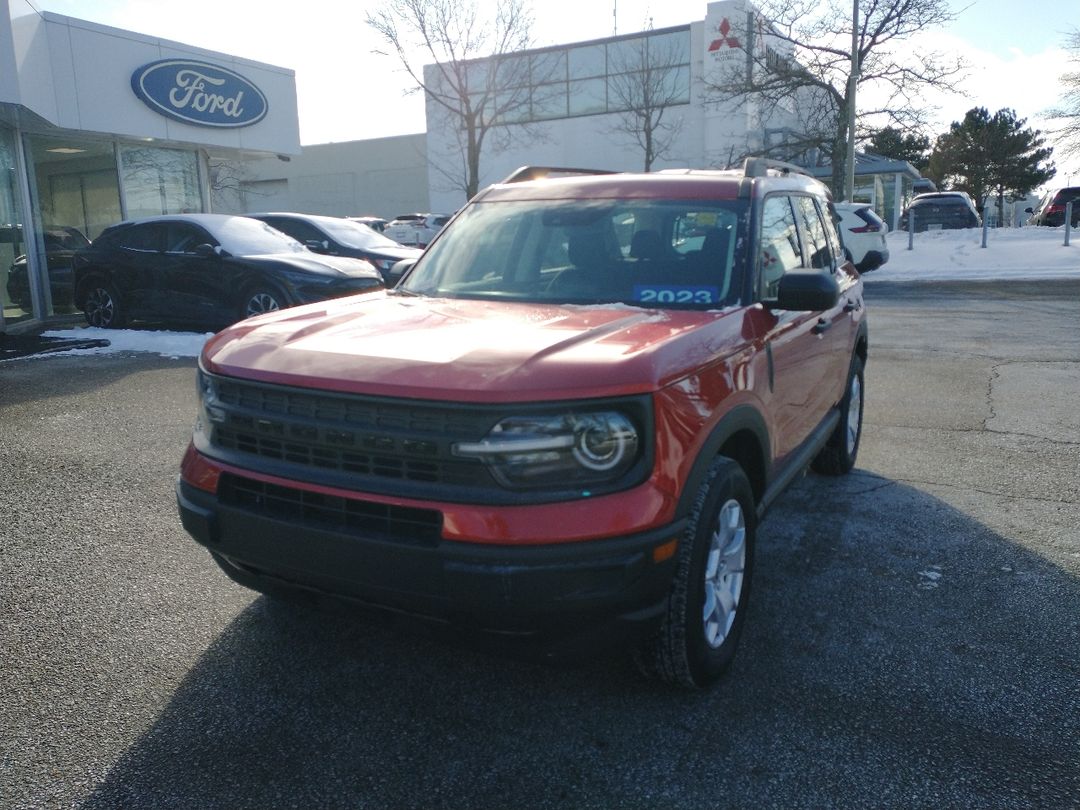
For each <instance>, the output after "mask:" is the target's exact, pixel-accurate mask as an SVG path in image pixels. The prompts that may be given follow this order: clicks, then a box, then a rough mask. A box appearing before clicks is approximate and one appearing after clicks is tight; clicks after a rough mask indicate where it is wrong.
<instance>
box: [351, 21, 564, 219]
mask: <svg viewBox="0 0 1080 810" xmlns="http://www.w3.org/2000/svg"><path fill="white" fill-rule="evenodd" d="M480 6H481V3H479V2H478V1H477V0H386V2H384V3H382V4H381V6H380V8H379V10H378V11H375V12H371V13H369V14H368V15H367V23H368V25H370V26H371V27H372V28H374V29H375V31H377V32H378V33H379V34H380V35H381V36H382V38H383V40H384V41H385V42H386V43H387V45H389V47H390V52H392V53H393V54H395V55H396V56H397V57H398V59H399V60H400V62H401V64H402V67H403V68H404V70H405V72H406V73H407V74H408V75H409V77H410V78H411V79H412V81H413V83H414V85H415V86H414V88H413V90H414V91H422V92H423V93H424V94H425V96H426V97H427V99H428V101H429V102H430V103H429V109H430V107H431V106H434V107H435V108H436V109H438V110H441V111H442V112H443V114H444V116H445V124H446V125H447V126H450V127H453V128H454V132H455V134H456V136H457V138H458V142H459V144H460V147H461V170H462V173H461V176H460V178H458V179H457V185H458V186H459V187H460V188H461V189H462V190H463V191H464V192H465V196H466V197H467V198H471V197H472V196H473V195H474V194H476V192H477V191H478V190H479V187H480V156H481V154H482V152H483V151H484V148H485V146H486V145H487V144H488V142H489V140H490V141H492V143H493V148H504V147H505V146H506V145H508V143H509V141H510V139H512V138H514V137H529V136H530V135H531V134H532V133H531V132H530V131H529V129H528V128H527V127H515V128H513V129H510V128H509V127H507V126H506V125H508V124H515V123H520V122H524V121H527V120H528V118H529V115H530V113H529V111H530V105H531V103H532V102H533V98H532V95H533V93H532V84H533V83H535V82H537V81H542V80H543V76H542V75H540V76H538V75H537V74H538V72H539V73H542V71H543V70H544V69H545V68H546V67H547V65H546V64H545V62H544V60H543V59H540V58H532V57H530V55H528V54H520V53H518V52H519V51H522V50H526V49H528V48H529V47H530V46H531V34H530V31H531V29H532V14H531V12H530V11H529V10H528V7H527V5H526V0H502V2H500V3H499V4H498V5H497V6H496V11H495V15H494V17H491V16H485V15H484V14H482V13H481V11H480V10H479V7H480ZM484 8H485V9H486V8H488V6H486V5H484ZM417 54H422V56H421V57H417V56H416V55H417ZM417 58H422V59H423V60H424V61H426V62H428V64H429V65H430V67H429V68H428V70H426V71H425V70H424V66H423V65H421V64H417V62H416V61H414V60H415V59H417ZM428 128H429V129H431V128H432V122H430V121H429V123H428ZM444 174H445V173H444Z"/></svg>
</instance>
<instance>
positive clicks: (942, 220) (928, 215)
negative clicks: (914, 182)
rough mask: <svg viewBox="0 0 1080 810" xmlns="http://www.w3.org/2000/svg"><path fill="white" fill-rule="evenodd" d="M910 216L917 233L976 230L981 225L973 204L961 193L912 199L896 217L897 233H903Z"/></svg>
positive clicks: (923, 195) (919, 195)
mask: <svg viewBox="0 0 1080 810" xmlns="http://www.w3.org/2000/svg"><path fill="white" fill-rule="evenodd" d="M912 216H914V217H915V230H916V231H917V232H922V231H942V230H944V231H948V230H955V229H957V228H978V227H979V226H981V225H982V219H981V218H980V217H979V212H978V211H977V210H976V209H975V203H974V202H972V200H971V197H969V196H968V195H967V194H965V193H964V192H962V191H937V192H934V193H933V194H918V195H916V196H915V198H914V199H913V200H912V201H911V205H909V206H908V207H907V210H906V211H904V213H903V214H901V215H900V230H902V231H906V230H907V228H908V219H909V217H912Z"/></svg>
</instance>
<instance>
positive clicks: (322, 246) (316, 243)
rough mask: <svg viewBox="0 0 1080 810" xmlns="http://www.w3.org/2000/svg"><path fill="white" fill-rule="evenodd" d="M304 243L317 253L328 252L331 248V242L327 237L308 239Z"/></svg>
mask: <svg viewBox="0 0 1080 810" xmlns="http://www.w3.org/2000/svg"><path fill="white" fill-rule="evenodd" d="M304 245H305V246H306V247H307V249H308V250H313V251H315V252H316V253H327V252H329V250H330V243H329V242H327V241H326V240H325V239H308V240H307V241H306V242H304Z"/></svg>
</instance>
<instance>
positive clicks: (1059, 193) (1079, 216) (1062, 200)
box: [1025, 186, 1080, 228]
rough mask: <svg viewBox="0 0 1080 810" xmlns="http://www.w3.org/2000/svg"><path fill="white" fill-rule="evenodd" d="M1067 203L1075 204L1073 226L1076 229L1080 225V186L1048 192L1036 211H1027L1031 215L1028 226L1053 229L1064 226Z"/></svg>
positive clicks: (1028, 209)
mask: <svg viewBox="0 0 1080 810" xmlns="http://www.w3.org/2000/svg"><path fill="white" fill-rule="evenodd" d="M1067 203H1072V204H1073V207H1072V224H1073V227H1074V228H1075V227H1076V226H1078V225H1080V186H1070V187H1069V188H1059V189H1057V190H1055V191H1048V192H1047V193H1046V195H1045V196H1044V197H1043V198H1042V199H1041V200H1040V201H1039V205H1038V207H1037V208H1035V210H1034V211H1033V210H1032V209H1030V208H1027V209H1025V210H1026V211H1027V212H1028V213H1029V214H1031V218H1030V219H1029V220H1028V225H1048V226H1051V227H1057V226H1058V225H1064V224H1065V205H1066V204H1067Z"/></svg>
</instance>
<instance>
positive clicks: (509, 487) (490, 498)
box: [177, 159, 867, 686]
mask: <svg viewBox="0 0 1080 810" xmlns="http://www.w3.org/2000/svg"><path fill="white" fill-rule="evenodd" d="M791 168H793V167H791ZM574 171H575V170H552V171H547V172H545V171H543V170H534V169H526V170H522V171H520V172H518V173H516V174H515V175H514V176H512V177H511V178H508V180H507V181H506V182H503V183H500V184H497V185H494V186H491V187H489V188H487V189H485V190H484V191H482V192H481V193H480V194H478V195H477V196H476V197H475V198H474V199H473V200H472V201H471V202H470V203H469V205H468V206H466V207H465V208H464V209H463V210H462V211H461V212H460V213H459V214H458V215H456V216H455V218H454V219H453V221H452V222H451V223H450V224H449V225H448V226H447V227H446V228H445V229H444V230H443V232H442V233H441V234H440V235H439V236H438V238H437V239H436V240H435V241H434V242H433V243H432V245H431V246H430V247H429V249H428V250H427V252H425V253H424V254H423V256H421V257H420V258H419V260H417V261H416V263H415V265H414V266H412V267H411V269H409V270H407V271H406V273H405V275H404V277H403V279H402V281H401V282H400V283H399V285H398V286H397V287H396V288H395V289H393V290H389V291H379V292H375V293H369V294H366V295H363V296H360V297H354V298H349V299H340V300H336V301H332V302H326V303H321V304H312V305H308V306H304V307H299V308H294V309H289V310H285V311H281V312H277V313H272V314H269V315H265V316H259V317H256V318H252V319H249V320H247V321H243V322H241V323H240V324H237V325H234V326H233V327H231V328H229V329H227V330H225V331H223V332H221V333H219V334H218V335H216V336H215V337H213V338H211V339H210V340H209V341H208V343H207V344H206V347H205V349H204V351H203V353H202V357H201V360H200V366H199V371H198V394H199V401H200V409H199V414H198V419H197V422H196V426H195V431H194V436H193V439H192V443H191V445H190V447H189V448H188V450H187V453H186V455H185V457H184V459H183V463H182V469H181V475H180V480H179V482H178V484H177V494H178V499H179V508H180V514H181V517H182V520H183V524H184V526H185V527H186V529H187V530H188V531H189V532H190V533H191V534H192V536H193V537H194V538H195V539H196V540H197V541H198V542H199V543H201V544H202V545H204V546H205V547H206V548H207V549H209V551H210V553H211V554H212V555H213V557H214V559H215V560H216V561H217V563H218V564H219V565H220V566H221V567H222V568H223V569H224V571H225V572H226V573H227V574H228V575H229V576H230V577H232V578H233V579H234V580H236V581H237V582H240V583H242V584H244V585H246V586H249V587H251V588H254V589H256V590H259V591H263V592H268V593H277V592H281V591H283V590H284V591H295V590H297V589H299V590H303V591H309V592H315V593H318V594H322V595H326V594H329V595H331V596H335V597H345V598H349V599H352V600H357V601H359V602H362V603H365V604H367V605H370V606H376V607H380V608H384V609H388V610H391V611H397V612H404V613H408V614H412V615H418V616H422V617H428V618H431V619H435V620H438V621H442V622H450V623H454V624H457V625H464V626H467V627H470V628H476V629H479V630H483V631H493V632H496V633H503V634H506V633H508V634H535V635H538V636H541V637H550V634H556V635H567V636H569V635H571V634H580V633H584V632H585V631H586V630H593V631H596V630H598V629H602V630H603V634H604V636H609V635H611V633H610V632H609V631H610V630H612V629H632V630H634V631H635V633H634V634H633V636H631V638H632V639H633V643H632V644H631V645H630V646H631V648H632V649H634V650H635V651H636V658H637V660H638V663H639V665H640V666H641V667H642V668H643V669H644V670H645V671H646V672H647V673H651V674H654V675H657V676H659V677H661V678H663V679H665V680H668V681H671V682H675V683H681V684H685V685H689V686H703V685H705V684H707V683H709V682H711V681H713V680H714V679H716V678H717V677H718V676H719V675H720V674H721V673H722V672H723V670H724V669H725V667H726V666H727V665H728V664H729V662H730V661H731V659H732V656H733V654H734V652H735V647H736V645H737V643H738V639H739V635H740V632H741V629H742V625H743V621H744V619H745V615H746V605H747V597H748V595H749V592H750V583H751V575H752V574H753V571H754V537H755V530H756V527H757V524H758V521H759V520H760V519H761V518H762V516H763V515H764V513H765V511H766V509H767V508H768V506H769V505H770V504H771V503H772V502H773V501H774V499H775V498H776V497H777V496H778V495H779V494H780V492H781V491H782V490H783V489H784V487H785V486H786V485H787V484H789V483H790V482H791V481H792V480H793V479H794V478H795V477H796V476H797V475H799V474H800V473H801V472H803V471H804V470H805V469H806V468H807V467H808V466H812V467H813V468H814V469H816V470H818V471H820V472H823V473H827V474H841V473H845V472H847V471H848V470H849V469H851V467H852V465H853V464H854V462H855V455H856V453H857V451H858V448H859V437H860V432H861V426H862V407H863V368H864V364H865V362H866V353H867V325H866V317H865V310H864V308H863V287H862V282H861V281H860V279H859V276H858V273H857V272H856V271H855V269H854V268H853V267H852V266H851V264H850V263H849V262H847V261H845V260H844V258H843V255H844V254H843V249H842V246H841V242H840V238H839V235H838V234H837V230H836V227H835V224H834V213H833V210H832V206H831V203H830V202H829V199H828V196H827V194H826V191H825V188H824V186H822V185H821V184H820V183H818V182H817V181H815V180H812V179H810V178H809V177H806V176H803V175H800V174H797V173H796V172H795V171H792V170H789V169H788V168H783V169H779V170H778V169H776V168H773V167H772V165H771V164H766V163H765V162H764V161H762V160H760V159H754V160H750V161H747V163H746V164H745V166H744V167H743V169H742V170H741V171H678V172H659V173H654V174H593V175H589V176H585V175H584V173H582V172H578V173H576V174H575V173H574ZM558 173H561V175H562V176H555V175H556V174H558ZM545 175H546V176H545Z"/></svg>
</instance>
